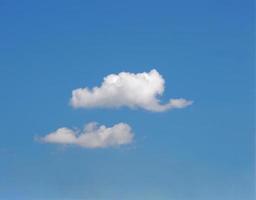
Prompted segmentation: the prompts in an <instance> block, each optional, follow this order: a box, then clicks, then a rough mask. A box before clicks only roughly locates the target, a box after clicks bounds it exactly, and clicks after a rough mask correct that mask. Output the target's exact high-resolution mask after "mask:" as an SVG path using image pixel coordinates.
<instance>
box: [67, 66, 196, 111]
mask: <svg viewBox="0 0 256 200" xmlns="http://www.w3.org/2000/svg"><path fill="white" fill-rule="evenodd" d="M163 92H164V79H163V77H162V76H161V74H159V73H158V71H157V70H155V69H153V70H151V71H150V72H148V73H147V72H143V73H137V74H134V73H129V72H121V73H119V74H110V75H108V76H106V77H105V78H104V81H103V82H102V84H101V86H100V87H94V88H92V89H89V88H87V87H86V88H78V89H75V90H73V91H72V98H71V100H70V103H71V105H72V106H73V107H75V108H94V107H109V108H111V107H112V108H113V107H122V106H127V107H130V108H143V109H145V110H149V111H155V112H162V111H166V110H169V109H174V108H184V107H186V106H189V105H191V104H192V101H190V100H186V99H183V98H178V99H170V100H169V101H168V102H167V103H166V104H161V103H160V100H159V99H158V96H161V95H162V94H163Z"/></svg>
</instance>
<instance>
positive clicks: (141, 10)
mask: <svg viewBox="0 0 256 200" xmlns="http://www.w3.org/2000/svg"><path fill="white" fill-rule="evenodd" d="M253 23H254V22H253V1H250V0H248V1H242V0H233V1H231V0H217V1H213V0H210V1H203V0H195V1H189V0H184V1H177V0H174V1H144V0H142V1H139V2H138V1H133V0H132V1H123V2H121V1H112V0H111V1H78V0H77V1H49V0H46V1H32V0H31V1H28V0H25V1H12V0H8V1H7V0H3V1H1V2H0V24H1V31H0V38H1V42H0V90H1V104H0V111H1V112H0V119H1V122H2V123H1V126H0V135H1V140H0V199H5V200H16V199H17V200H45V199H46V200H60V199H61V200H87V199H88V200H120V199H122V200H141V199H147V200H151V199H152V200H155V199H157V200H216V199H218V200H245V199H246V200H252V199H254V197H253V195H254V180H253V179H254V132H255V129H254V124H253V122H254V121H253V120H254V119H253V117H254V116H253V107H254V102H253V98H254V90H255V88H254V87H253V85H254V82H253V81H254V80H253V79H254V77H253V76H254V70H253V67H254V66H253V56H254V52H253V34H254V32H253ZM153 68H155V69H156V70H157V71H158V72H159V73H160V74H161V75H162V76H163V77H164V79H165V91H164V95H163V96H162V97H161V100H162V101H163V102H166V101H168V99H169V98H179V97H184V98H187V99H190V100H193V101H194V103H193V105H191V106H189V107H186V108H184V109H175V110H170V111H166V112H151V111H147V110H144V109H135V110H134V109H129V108H127V107H122V108H119V109H99V108H95V109H74V108H72V106H70V104H69V101H70V98H71V92H72V90H74V89H76V88H79V87H85V86H88V87H90V88H91V87H94V86H99V85H100V84H101V82H102V79H103V77H105V76H107V75H109V74H113V73H114V74H117V73H119V72H122V71H126V72H131V73H141V72H144V71H145V72H149V71H150V70H151V69H153ZM92 121H97V122H99V123H100V124H105V125H106V126H113V125H114V124H117V123H119V122H125V123H128V124H129V125H130V126H131V127H132V130H133V132H134V134H135V138H134V141H133V143H132V144H130V145H125V146H120V147H119V148H103V149H101V148H100V149H88V148H80V147H78V146H68V147H67V146H65V147H63V146H61V145H55V144H43V143H40V142H38V141H35V139H34V138H35V136H43V135H46V134H48V133H50V132H53V131H55V130H56V129H58V128H60V127H70V128H73V127H79V128H82V127H83V126H84V124H87V123H89V122H92Z"/></svg>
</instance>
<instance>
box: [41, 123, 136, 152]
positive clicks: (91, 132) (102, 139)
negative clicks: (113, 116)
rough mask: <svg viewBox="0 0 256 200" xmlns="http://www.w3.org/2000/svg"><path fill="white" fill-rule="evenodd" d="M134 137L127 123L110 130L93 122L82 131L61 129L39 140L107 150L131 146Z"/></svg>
mask: <svg viewBox="0 0 256 200" xmlns="http://www.w3.org/2000/svg"><path fill="white" fill-rule="evenodd" d="M133 135H134V134H133V132H132V129H131V127H130V126H129V125H128V124H125V123H119V124H116V125H114V126H112V127H109V128H108V127H106V126H104V125H101V126H98V124H97V123H95V122H92V123H89V124H87V125H85V128H84V129H83V130H82V131H75V130H72V129H69V128H65V127H64V128H59V129H57V130H56V131H55V132H52V133H49V134H48V135H46V136H44V137H41V138H39V140H40V141H42V142H45V143H55V144H69V145H78V146H81V147H85V148H106V147H114V146H120V145H124V144H129V143H131V142H132V141H133Z"/></svg>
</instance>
